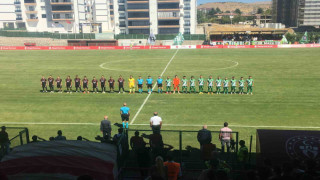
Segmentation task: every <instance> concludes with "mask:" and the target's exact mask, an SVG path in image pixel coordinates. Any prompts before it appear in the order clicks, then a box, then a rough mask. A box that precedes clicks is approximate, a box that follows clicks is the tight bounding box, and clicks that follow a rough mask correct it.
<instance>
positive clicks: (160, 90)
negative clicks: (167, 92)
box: [157, 76, 163, 94]
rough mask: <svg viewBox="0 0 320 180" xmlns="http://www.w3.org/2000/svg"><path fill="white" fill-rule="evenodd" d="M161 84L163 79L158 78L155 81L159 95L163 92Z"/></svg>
mask: <svg viewBox="0 0 320 180" xmlns="http://www.w3.org/2000/svg"><path fill="white" fill-rule="evenodd" d="M162 82H163V79H162V78H161V76H159V77H158V79H157V84H158V93H161V94H162V91H163V87H162Z"/></svg>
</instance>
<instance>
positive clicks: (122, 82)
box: [118, 75, 124, 94]
mask: <svg viewBox="0 0 320 180" xmlns="http://www.w3.org/2000/svg"><path fill="white" fill-rule="evenodd" d="M118 84H119V94H120V92H121V89H122V92H123V93H124V79H123V77H122V76H121V75H120V76H119V79H118Z"/></svg>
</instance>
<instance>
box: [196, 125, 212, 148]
mask: <svg viewBox="0 0 320 180" xmlns="http://www.w3.org/2000/svg"><path fill="white" fill-rule="evenodd" d="M197 139H198V141H199V143H200V149H201V148H202V146H203V145H204V144H209V143H211V140H212V136H211V132H210V131H209V130H208V126H207V125H204V126H203V128H202V129H201V130H199V131H198V135H197Z"/></svg>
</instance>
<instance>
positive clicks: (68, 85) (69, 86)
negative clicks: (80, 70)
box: [66, 76, 72, 94]
mask: <svg viewBox="0 0 320 180" xmlns="http://www.w3.org/2000/svg"><path fill="white" fill-rule="evenodd" d="M66 87H67V93H70V94H71V93H72V89H71V88H72V79H71V78H70V76H68V77H67V79H66Z"/></svg>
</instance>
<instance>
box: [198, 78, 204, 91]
mask: <svg viewBox="0 0 320 180" xmlns="http://www.w3.org/2000/svg"><path fill="white" fill-rule="evenodd" d="M198 83H199V94H203V85H204V80H203V77H202V75H200V78H199V79H198Z"/></svg>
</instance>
